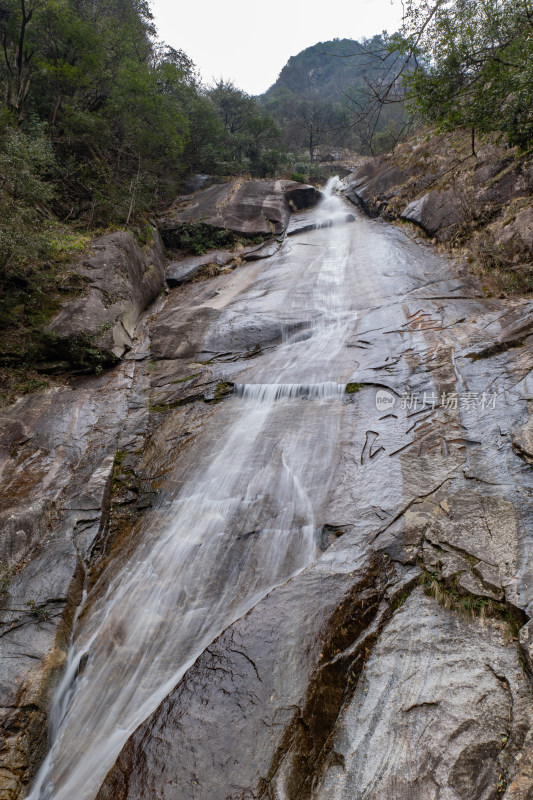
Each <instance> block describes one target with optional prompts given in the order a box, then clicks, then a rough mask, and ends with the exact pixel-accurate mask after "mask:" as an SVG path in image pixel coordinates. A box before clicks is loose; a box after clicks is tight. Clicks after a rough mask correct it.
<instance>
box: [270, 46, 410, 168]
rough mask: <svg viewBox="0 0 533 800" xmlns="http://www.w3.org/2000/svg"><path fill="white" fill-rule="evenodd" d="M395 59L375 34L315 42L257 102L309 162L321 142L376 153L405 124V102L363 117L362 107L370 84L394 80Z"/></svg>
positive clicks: (295, 58)
mask: <svg viewBox="0 0 533 800" xmlns="http://www.w3.org/2000/svg"><path fill="white" fill-rule="evenodd" d="M399 63H400V60H399V59H398V57H397V54H395V53H388V51H387V47H386V43H385V41H384V40H383V38H382V37H381V36H379V35H378V36H374V37H373V38H372V39H366V40H363V41H362V42H357V41H355V40H354V39H333V40H332V41H328V42H318V43H317V44H315V45H313V46H312V47H308V48H306V49H305V50H302V51H301V52H300V53H298V55H295V56H292V57H291V58H290V59H289V60H288V62H287V64H286V65H285V66H284V67H283V69H282V70H281V72H280V75H279V77H278V79H277V81H276V82H275V83H274V84H273V86H271V87H270V89H268V90H267V91H266V92H265V94H264V95H262V96H261V97H260V98H259V101H260V103H261V104H262V105H263V106H264V107H265V109H266V110H267V111H268V112H269V113H270V114H272V116H273V117H274V119H275V120H276V122H277V123H278V124H279V125H280V127H281V128H282V130H283V131H284V138H285V144H286V146H287V147H288V148H289V149H291V148H293V149H303V148H306V149H307V150H308V151H309V154H310V158H311V160H312V161H313V160H314V158H315V156H316V155H317V152H318V151H319V150H320V149H321V148H323V147H324V146H325V147H329V146H344V147H351V148H353V149H355V150H358V151H359V152H361V153H369V152H374V153H376V152H380V151H382V150H386V149H388V148H389V147H390V145H391V142H392V140H394V137H395V136H396V135H397V133H398V131H399V130H401V128H402V126H403V122H404V119H405V110H404V106H403V103H394V104H392V105H385V106H383V107H382V108H380V109H378V108H375V109H374V111H373V112H372V113H371V114H369V115H368V117H367V118H365V119H361V116H363V115H362V114H361V109H364V108H367V106H368V98H369V94H370V93H371V90H370V87H372V86H374V87H375V86H377V85H379V84H380V83H383V82H384V81H388V80H391V79H393V78H394V75H395V69H396V70H397V68H398V65H399Z"/></svg>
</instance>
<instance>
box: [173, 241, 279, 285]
mask: <svg viewBox="0 0 533 800" xmlns="http://www.w3.org/2000/svg"><path fill="white" fill-rule="evenodd" d="M278 247H279V245H278V243H277V242H276V241H268V242H266V243H265V244H258V245H250V246H248V247H241V248H236V249H235V250H211V251H209V252H208V253H205V254H204V255H201V256H188V257H185V258H182V259H180V260H178V261H171V262H170V263H169V264H167V267H166V280H167V284H168V286H170V287H171V288H173V287H174V286H181V285H182V284H184V283H188V282H189V281H192V280H194V278H196V277H198V276H199V275H201V274H202V272H205V270H206V269H208V268H209V267H212V266H215V267H225V266H230V265H231V264H235V263H237V262H238V261H239V260H240V261H258V260H260V259H263V258H270V256H272V255H274V253H275V252H276V250H277V249H278Z"/></svg>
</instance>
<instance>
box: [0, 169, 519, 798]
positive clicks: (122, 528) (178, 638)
mask: <svg viewBox="0 0 533 800" xmlns="http://www.w3.org/2000/svg"><path fill="white" fill-rule="evenodd" d="M338 186H339V184H338V182H335V181H332V182H331V183H330V185H329V186H328V187H327V188H326V190H325V195H326V197H325V200H324V201H323V202H322V203H321V204H320V205H319V206H318V207H317V208H316V209H315V210H313V211H312V212H309V211H308V210H302V211H301V212H298V213H297V214H296V215H295V217H294V225H295V226H297V225H299V224H301V225H302V226H305V225H309V226H311V225H312V227H309V228H308V229H307V230H305V231H300V232H299V233H298V235H295V236H292V237H290V238H286V239H285V240H284V241H283V244H282V246H281V247H280V248H279V249H278V250H277V251H276V252H275V253H274V254H273V255H272V256H271V257H269V258H267V259H265V260H257V261H250V262H248V263H243V264H241V265H239V266H236V267H235V268H234V269H228V270H227V271H226V270H225V271H223V272H220V273H218V274H214V275H213V276H212V277H210V278H206V279H204V280H199V281H194V282H191V283H188V284H187V285H179V286H177V288H174V289H172V290H171V291H170V294H169V296H168V298H166V299H165V300H163V299H160V300H159V301H158V305H157V306H156V307H155V308H154V309H151V312H150V315H149V316H146V317H144V318H143V319H142V320H141V321H140V323H139V325H138V328H137V333H136V336H135V340H134V342H133V343H132V349H131V351H130V352H129V353H128V354H127V355H126V357H125V359H124V361H123V362H122V363H121V364H120V365H119V366H118V367H115V368H114V369H113V370H110V371H108V372H106V373H105V374H103V375H101V376H99V377H92V378H87V377H82V378H80V379H79V383H78V388H76V390H73V389H72V388H71V387H64V388H63V389H61V390H54V391H47V392H43V393H42V394H40V395H35V396H31V397H27V398H24V399H23V400H22V401H19V402H18V403H17V404H16V405H15V406H14V407H13V408H11V409H6V410H4V411H3V412H2V414H1V415H0V426H1V427H2V430H3V431H4V441H5V446H4V449H3V450H2V451H0V455H1V458H2V461H1V462H0V464H1V468H2V470H3V473H2V476H3V482H4V486H6V487H7V489H8V494H7V495H6V499H5V500H4V505H3V506H2V510H1V513H2V514H3V515H4V516H3V517H2V519H3V520H4V522H5V525H6V528H5V529H6V531H7V533H6V534H5V535H4V537H3V539H2V548H3V558H4V560H7V561H8V562H9V568H10V571H9V573H7V574H6V577H5V585H4V589H3V595H4V603H3V606H4V607H3V610H2V616H1V620H2V624H3V628H2V636H1V639H2V645H1V646H2V653H3V654H5V656H6V663H7V664H8V667H5V668H4V669H5V671H4V673H3V674H4V675H6V676H7V681H6V682H5V685H6V687H10V688H7V689H6V690H5V691H4V692H3V694H2V698H3V699H2V703H3V709H2V717H1V718H0V723H1V726H2V727H1V734H2V737H3V738H2V743H1V749H0V755H1V762H0V797H2V796H4V797H6V798H10V800H12V798H14V799H15V800H18V799H19V798H22V797H24V796H26V794H27V793H28V792H29V795H28V796H29V797H30V798H31V800H72V798H74V797H75V798H76V800H95V798H98V800H145V799H146V800H148V798H150V799H151V800H152V798H156V797H157V798H164V800H187V799H188V798H190V800H193V799H194V800H203V799H204V798H205V800H207V799H208V798H209V800H227V798H252V797H254V798H264V799H265V800H266V799H267V798H270V799H272V798H283V800H384V798H387V800H497V798H504V799H505V800H528V798H531V797H533V774H532V772H533V771H532V769H531V758H532V754H533V710H532V709H533V702H532V701H533V693H532V687H531V680H530V670H531V666H530V664H531V661H532V653H533V645H532V641H533V634H532V633H531V623H530V618H531V617H532V616H533V580H532V579H533V566H532V561H531V547H532V532H533V504H532V502H531V497H532V490H533V473H532V471H531V463H532V461H533V444H532V435H531V419H532V417H531V413H532V410H531V408H530V406H531V398H532V397H533V378H532V375H533V347H532V344H533V341H532V333H533V323H532V316H531V304H530V303H529V302H528V301H527V300H524V299H505V300H503V299H489V298H487V297H485V296H484V295H483V292H482V291H481V290H480V287H479V286H478V285H477V283H476V282H475V281H473V280H472V279H467V278H466V277H465V276H464V275H461V274H460V273H459V272H458V271H457V268H456V266H455V264H454V262H453V261H452V260H450V259H448V258H445V257H443V256H442V255H438V254H436V253H435V252H434V251H433V250H432V249H431V247H430V246H429V245H426V244H419V243H415V242H414V241H412V240H411V239H409V238H408V237H407V236H405V235H404V234H403V233H402V232H401V231H400V230H398V229H396V228H394V227H393V226H390V225H387V224H383V223H378V222H376V221H374V220H369V219H367V218H365V217H363V216H362V215H360V214H359V212H358V213H357V216H356V218H355V220H353V221H350V222H349V224H342V225H333V226H324V225H322V224H321V223H322V222H323V221H324V220H325V219H331V218H332V215H333V216H334V215H336V214H338V215H340V216H341V217H342V216H343V215H346V214H347V213H348V212H349V209H350V207H349V206H348V205H347V204H346V203H345V201H344V200H342V199H341V198H340V197H339V196H338V195H336V194H335V191H334V189H335V188H336V187H337V188H338ZM213 188H216V187H213ZM209 191H210V189H206V190H204V193H206V192H209ZM291 224H292V223H291ZM29 498H31V503H29V502H28V499H29ZM71 630H72V631H73V635H72V638H71V639H70V631H71ZM46 718H48V719H49V725H50V733H49V736H50V748H49V751H48V753H47V755H46V757H45V720H46ZM43 759H44V760H43ZM41 762H42V766H41V768H40V770H39V771H38V767H39V764H40V763H41ZM37 771H38V774H37ZM2 792H3V795H2Z"/></svg>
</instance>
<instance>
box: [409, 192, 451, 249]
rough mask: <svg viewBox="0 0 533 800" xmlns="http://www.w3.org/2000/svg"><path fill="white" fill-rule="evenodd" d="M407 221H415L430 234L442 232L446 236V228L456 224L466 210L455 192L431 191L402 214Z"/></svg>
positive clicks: (442, 237)
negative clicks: (462, 207)
mask: <svg viewBox="0 0 533 800" xmlns="http://www.w3.org/2000/svg"><path fill="white" fill-rule="evenodd" d="M400 218H401V219H403V220H405V221H406V222H414V223H415V224H416V225H420V227H421V228H423V230H424V231H425V232H426V233H427V234H428V235H429V236H434V235H435V234H436V233H439V234H440V238H441V239H445V238H446V233H445V230H446V229H448V228H452V231H453V230H454V227H453V226H456V225H457V224H458V223H459V222H461V221H462V219H463V218H464V211H463V210H462V209H461V206H460V204H459V203H458V201H457V197H456V196H455V195H454V193H453V192H429V194H425V195H424V196H423V197H421V198H420V199H419V200H414V201H413V202H412V203H410V204H409V205H408V206H407V208H405V209H404V210H403V211H402V213H401V214H400Z"/></svg>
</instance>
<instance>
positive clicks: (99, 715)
mask: <svg viewBox="0 0 533 800" xmlns="http://www.w3.org/2000/svg"><path fill="white" fill-rule="evenodd" d="M339 184H340V182H339V179H338V178H332V179H330V180H329V181H328V183H327V185H326V187H325V190H324V194H325V199H324V201H323V203H322V205H321V206H319V207H318V208H317V209H316V212H315V213H316V219H317V222H320V220H322V219H326V218H328V219H331V218H332V217H333V216H335V215H336V214H339V215H343V214H345V213H346V207H345V206H344V204H343V201H342V200H341V198H340V197H339V196H338V195H337V194H336V189H337V188H338V187H339ZM309 242H310V243H311V244H312V246H310V247H309V248H308V256H306V258H305V260H304V261H303V262H302V263H303V264H304V268H303V270H302V273H301V274H300V275H299V276H298V278H299V280H298V281H297V283H296V284H295V283H294V282H293V283H292V284H291V285H290V286H288V287H283V286H276V287H275V290H276V295H275V297H273V299H272V301H271V302H272V304H273V305H274V306H275V310H277V311H279V313H280V316H282V317H283V319H284V320H287V319H289V320H290V319H291V316H294V317H295V318H297V319H298V320H299V321H302V320H304V322H305V327H306V335H305V337H302V336H301V335H296V336H295V335H293V334H292V333H291V328H290V326H286V331H287V332H286V335H285V334H284V336H283V340H282V342H281V344H279V346H278V347H277V348H275V349H274V350H273V351H272V352H270V353H269V354H268V355H265V356H263V357H261V358H258V359H254V360H252V361H244V362H243V368H242V372H241V373H239V380H238V382H237V383H236V384H235V390H234V395H233V396H232V397H230V398H228V400H226V401H225V402H224V403H223V404H221V405H219V406H218V407H217V408H216V410H215V412H214V417H213V420H212V424H213V425H214V426H215V429H214V430H215V433H214V434H211V435H210V434H209V431H207V432H206V433H205V434H204V435H200V437H199V440H198V442H197V443H196V444H195V453H196V455H195V457H194V459H193V461H192V463H191V464H190V465H188V466H187V470H188V471H187V473H185V471H184V469H185V468H183V470H182V472H181V473H180V479H179V480H176V494H175V496H174V497H173V498H172V499H170V500H168V499H167V500H163V501H162V502H161V504H160V507H159V508H156V509H154V511H153V512H152V513H151V514H150V517H149V519H150V522H149V526H147V528H146V529H145V530H143V531H142V535H140V536H139V543H138V544H137V545H136V546H135V548H134V549H133V552H132V553H130V554H129V555H128V557H127V560H126V562H125V563H124V564H122V566H121V568H120V570H119V569H118V568H117V566H116V565H115V564H113V563H111V565H110V566H109V567H108V568H107V569H106V571H105V572H104V573H103V575H102V576H101V577H100V579H99V580H98V582H97V584H96V586H94V587H93V588H92V589H91V591H90V592H89V593H88V596H87V597H86V599H85V603H84V607H83V609H82V611H81V614H80V615H79V619H78V621H77V625H76V629H75V631H74V635H73V641H72V647H71V650H70V653H69V658H68V665H67V669H66V671H65V673H64V677H63V680H62V682H61V685H60V686H59V688H58V690H57V692H56V695H55V698H54V703H53V710H52V714H51V733H50V736H51V745H50V750H49V753H48V756H47V758H46V760H45V762H44V764H43V766H42V768H41V770H40V772H39V775H38V777H37V779H36V781H35V784H34V787H33V789H32V792H31V794H30V795H29V797H30V800H72V799H73V798H76V800H94V797H95V796H96V794H97V792H98V789H99V787H100V785H101V783H102V781H103V779H104V778H105V775H106V773H107V772H108V770H109V769H110V768H111V767H112V765H113V763H114V761H115V760H116V758H117V756H118V754H119V752H120V750H121V748H122V747H123V745H124V743H125V742H126V740H127V739H128V737H129V736H130V734H131V733H132V732H133V731H134V730H135V729H136V728H137V727H138V725H139V724H140V723H141V722H142V721H143V720H144V719H146V717H147V716H148V715H149V714H150V713H151V712H152V711H153V710H154V709H155V708H156V707H157V705H158V704H159V703H160V702H161V700H162V699H163V698H164V697H165V696H166V695H167V694H168V693H169V692H170V691H171V690H172V688H173V687H174V686H175V685H176V684H177V682H178V681H179V680H180V678H181V677H182V675H183V674H184V673H185V671H186V670H187V669H188V668H189V666H190V665H191V664H192V663H193V662H194V661H195V659H196V658H197V657H198V655H199V654H200V653H201V652H202V651H203V650H204V649H205V647H206V646H208V645H209V643H210V642H212V641H213V640H214V639H215V638H216V637H217V636H218V635H219V634H220V633H221V632H222V631H223V630H224V629H225V628H226V627H227V626H228V625H229V624H231V623H232V622H233V621H235V620H236V619H238V618H239V617H240V616H242V615H243V614H245V613H246V612H247V611H248V610H249V609H250V608H251V607H253V606H254V605H255V604H256V603H257V602H258V601H259V600H260V599H261V598H262V597H264V596H265V595H266V594H267V593H268V592H269V591H271V590H272V588H274V587H275V586H278V585H280V584H281V583H283V582H284V581H286V580H287V579H288V578H289V577H291V576H292V575H295V574H296V573H297V572H298V571H300V570H302V569H303V568H305V567H306V566H307V565H309V564H310V563H311V562H312V561H313V560H314V559H315V558H316V557H317V555H318V552H319V551H318V548H317V529H318V528H319V527H320V524H321V523H320V520H317V513H318V512H319V510H320V506H321V504H322V503H323V502H324V500H325V498H326V495H327V491H328V487H329V484H330V480H331V475H332V474H333V472H334V465H335V458H336V453H337V450H336V446H337V439H338V431H339V426H340V420H341V414H342V405H343V396H344V389H345V381H346V380H347V379H348V378H349V375H350V365H347V364H346V363H345V362H343V360H342V358H341V355H342V353H343V348H344V345H345V341H346V336H347V328H348V323H349V322H350V321H353V316H354V313H355V312H354V311H353V307H352V305H353V304H352V303H351V301H350V292H348V291H346V280H347V275H349V273H350V248H349V233H348V232H347V230H346V228H343V227H342V226H339V227H332V228H327V229H323V230H316V231H313V232H312V233H311V234H309ZM295 246H296V245H295ZM276 258H280V259H284V260H286V261H287V262H290V260H291V258H292V254H291V252H290V248H287V249H286V251H285V252H283V253H282V254H281V255H279V256H276ZM268 268H269V265H268V264H267V267H266V269H268ZM237 301H238V298H237ZM293 330H294V329H293ZM352 366H353V365H352ZM343 380H344V382H343ZM210 424H211V423H210ZM178 471H179V470H178ZM184 476H185V477H184Z"/></svg>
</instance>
